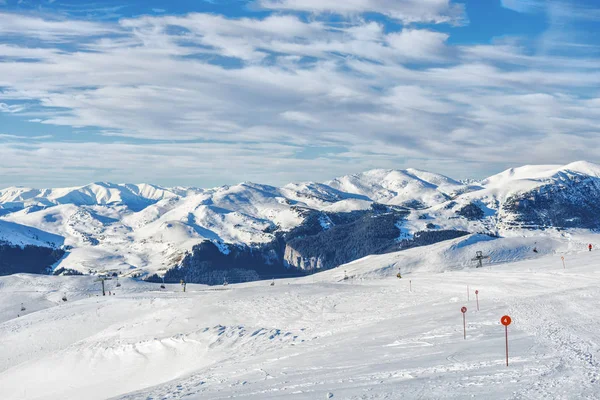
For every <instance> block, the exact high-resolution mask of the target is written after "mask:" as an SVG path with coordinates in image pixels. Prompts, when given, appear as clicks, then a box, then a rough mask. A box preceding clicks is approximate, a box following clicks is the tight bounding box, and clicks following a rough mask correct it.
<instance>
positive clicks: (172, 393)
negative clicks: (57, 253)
mask: <svg viewBox="0 0 600 400" xmlns="http://www.w3.org/2000/svg"><path fill="white" fill-rule="evenodd" d="M599 239H600V236H599V235H592V234H580V235H571V236H568V237H562V238H557V237H546V238H544V237H538V238H530V239H523V240H517V239H514V238H505V239H490V238H489V237H485V236H482V235H470V236H468V237H464V238H460V239H456V240H453V241H448V242H445V243H438V244H436V245H433V246H428V247H422V248H415V249H411V250H407V251H404V252H400V253H396V254H388V255H383V256H372V257H367V258H365V259H362V260H358V261H356V262H353V263H350V264H348V265H344V266H342V267H340V268H337V269H335V270H330V271H326V272H323V273H320V274H316V275H313V276H309V277H306V278H302V279H290V280H283V281H276V282H275V285H274V286H270V282H254V283H249V284H241V285H231V284H230V285H228V286H227V287H218V288H207V287H204V286H200V285H188V287H187V291H186V293H183V292H182V291H181V286H179V285H167V289H166V290H163V291H161V290H160V289H159V288H158V286H159V285H156V284H149V283H141V282H136V281H133V280H128V279H127V280H123V279H122V280H121V283H122V286H121V287H120V288H117V287H116V286H115V281H108V282H107V289H108V290H111V292H112V291H114V292H115V293H116V295H114V296H110V297H109V296H106V297H102V296H100V297H97V296H96V295H97V294H98V292H99V284H98V283H97V282H94V280H93V278H92V277H48V276H34V275H14V276H8V277H2V278H0V304H1V306H0V343H2V346H0V393H1V396H0V397H1V398H2V399H7V400H12V399H20V400H27V399H61V400H64V399H84V398H85V399H107V398H115V399H181V398H185V399H225V398H243V399H250V400H253V399H256V400H259V399H260V400H262V399H311V400H312V399H322V398H327V397H328V396H330V395H332V396H333V397H332V398H334V399H400V398H403V399H418V398H420V399H462V398H480V399H507V398H511V399H548V398H551V399H574V398H589V399H594V398H599V397H600V385H599V384H598V383H599V381H598V379H599V374H600V364H599V362H598V361H596V360H597V359H598V356H599V353H600V330H599V329H598V327H599V325H600V310H599V309H598V308H597V307H596V304H598V302H599V301H600V288H599V287H598V285H597V279H598V277H599V274H600V270H598V265H600V253H599V252H597V251H592V252H588V251H586V250H585V244H586V243H587V242H591V243H594V244H597V243H599V242H600V240H599ZM532 246H534V247H537V249H538V250H540V252H539V253H537V254H536V253H533V252H532ZM476 250H482V251H484V253H485V254H491V255H492V259H491V261H490V263H488V264H486V266H485V267H484V268H482V269H477V268H474V265H473V264H474V263H471V262H470V261H469V260H470V258H471V257H473V256H474V252H475V251H476ZM561 256H562V257H565V262H566V264H565V265H566V269H563V264H562V261H561V258H560V257H561ZM398 267H400V268H401V269H402V273H403V279H397V278H396V277H395V274H396V273H397V268H398ZM344 276H348V277H349V279H347V280H344ZM411 287H412V290H410V288H411ZM467 287H468V289H469V291H470V292H469V295H468V296H469V300H467ZM475 290H479V305H480V310H479V311H477V305H476V302H475V295H474V291H475ZM64 292H66V293H67V295H68V297H69V301H67V302H66V303H65V302H62V301H61V300H60V297H61V296H62V293H64ZM90 296H91V297H90ZM21 303H23V304H24V306H25V307H26V309H27V310H26V311H25V312H21V311H20V307H21ZM462 306H467V307H468V312H467V314H466V321H467V337H466V340H465V339H463V327H462V315H461V313H460V308H461V307H462ZM17 314H20V315H21V316H19V317H17ZM505 314H508V315H510V316H511V317H512V319H513V323H512V325H511V326H510V327H509V341H510V343H509V344H510V365H509V366H508V367H507V366H506V365H505V347H504V327H503V326H502V325H500V318H501V317H502V316H503V315H505Z"/></svg>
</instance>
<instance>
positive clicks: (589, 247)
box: [588, 243, 592, 251]
mask: <svg viewBox="0 0 600 400" xmlns="http://www.w3.org/2000/svg"><path fill="white" fill-rule="evenodd" d="M588 249H590V251H592V244H591V243H590V244H588Z"/></svg>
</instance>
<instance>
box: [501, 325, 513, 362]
mask: <svg viewBox="0 0 600 400" xmlns="http://www.w3.org/2000/svg"><path fill="white" fill-rule="evenodd" d="M511 322H512V318H510V317H509V316H508V315H505V316H504V317H502V318H500V323H501V324H502V325H504V332H505V337H506V366H507V367H508V326H509V325H510V324H511Z"/></svg>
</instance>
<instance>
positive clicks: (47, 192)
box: [0, 182, 175, 210]
mask: <svg viewBox="0 0 600 400" xmlns="http://www.w3.org/2000/svg"><path fill="white" fill-rule="evenodd" d="M172 196H175V194H174V193H173V192H171V191H168V190H167V189H163V188H160V187H158V186H153V185H148V184H139V185H133V184H112V183H107V182H97V183H92V184H89V185H85V186H80V187H70V188H58V189H31V188H22V187H11V188H7V189H3V190H0V204H2V205H3V206H4V208H8V209H10V208H25V207H31V206H46V207H47V206H53V205H58V204H73V205H76V206H82V205H109V204H114V205H116V204H120V205H126V206H127V207H129V208H131V209H132V210H140V209H142V208H144V207H146V206H148V205H149V204H151V203H154V202H156V201H158V200H161V199H164V198H168V197H172Z"/></svg>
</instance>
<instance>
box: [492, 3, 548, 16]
mask: <svg viewBox="0 0 600 400" xmlns="http://www.w3.org/2000/svg"><path fill="white" fill-rule="evenodd" d="M500 3H501V4H502V7H504V8H508V9H509V10H513V11H517V12H521V13H530V12H539V11H543V10H544V9H545V7H546V1H545V0H500Z"/></svg>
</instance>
